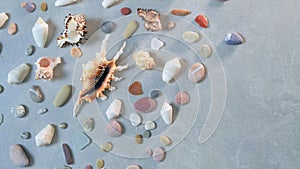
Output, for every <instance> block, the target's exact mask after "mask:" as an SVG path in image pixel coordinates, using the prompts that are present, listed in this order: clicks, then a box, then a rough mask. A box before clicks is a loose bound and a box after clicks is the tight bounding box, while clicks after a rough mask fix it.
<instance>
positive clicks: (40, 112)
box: [37, 108, 48, 114]
mask: <svg viewBox="0 0 300 169" xmlns="http://www.w3.org/2000/svg"><path fill="white" fill-rule="evenodd" d="M47 111H48V109H47V108H41V109H39V110H38V111H37V113H38V114H44V113H47Z"/></svg>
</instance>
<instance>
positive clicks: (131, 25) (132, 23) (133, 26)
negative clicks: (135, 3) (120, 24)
mask: <svg viewBox="0 0 300 169" xmlns="http://www.w3.org/2000/svg"><path fill="white" fill-rule="evenodd" d="M137 28H138V22H137V21H135V20H132V21H130V22H129V23H128V25H127V27H126V29H125V31H124V34H123V37H124V39H127V38H129V37H131V36H132V35H133V34H134V32H135V31H136V30H137Z"/></svg>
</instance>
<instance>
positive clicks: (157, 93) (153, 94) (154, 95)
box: [150, 90, 161, 99]
mask: <svg viewBox="0 0 300 169" xmlns="http://www.w3.org/2000/svg"><path fill="white" fill-rule="evenodd" d="M160 95H161V91H160V90H152V91H151V93H150V97H151V98H152V99H156V98H158V97H159V96H160Z"/></svg>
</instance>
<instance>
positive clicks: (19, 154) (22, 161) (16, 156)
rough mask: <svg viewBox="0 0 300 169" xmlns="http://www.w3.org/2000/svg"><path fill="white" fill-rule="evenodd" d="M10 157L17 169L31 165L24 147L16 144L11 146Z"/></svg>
mask: <svg viewBox="0 0 300 169" xmlns="http://www.w3.org/2000/svg"><path fill="white" fill-rule="evenodd" d="M9 156H10V159H11V161H12V162H13V163H14V165H16V166H17V167H27V166H28V165H29V158H28V155H27V154H26V153H25V151H24V149H23V147H22V146H21V145H19V144H14V145H11V146H10V148H9Z"/></svg>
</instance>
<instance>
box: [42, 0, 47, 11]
mask: <svg viewBox="0 0 300 169" xmlns="http://www.w3.org/2000/svg"><path fill="white" fill-rule="evenodd" d="M41 10H42V11H44V12H46V11H47V10H48V4H47V2H42V3H41Z"/></svg>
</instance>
